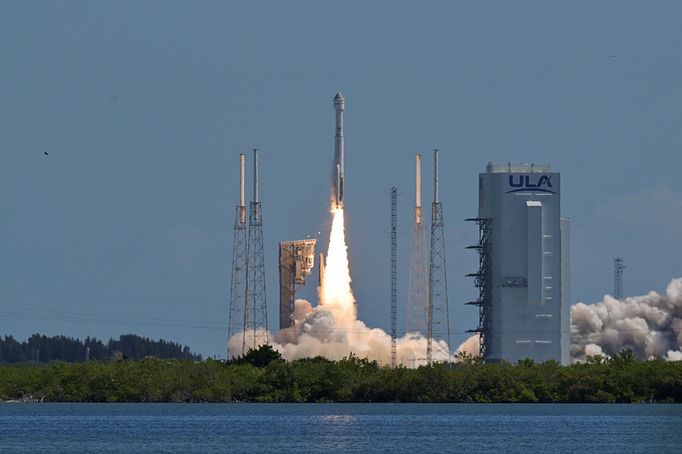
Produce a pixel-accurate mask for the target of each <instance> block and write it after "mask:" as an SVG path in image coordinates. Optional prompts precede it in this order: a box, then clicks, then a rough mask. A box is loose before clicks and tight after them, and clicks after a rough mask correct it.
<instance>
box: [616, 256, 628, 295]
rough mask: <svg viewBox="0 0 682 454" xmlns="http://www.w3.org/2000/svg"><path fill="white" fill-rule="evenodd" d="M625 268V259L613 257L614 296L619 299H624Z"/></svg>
mask: <svg viewBox="0 0 682 454" xmlns="http://www.w3.org/2000/svg"><path fill="white" fill-rule="evenodd" d="M625 268H627V267H626V266H625V260H623V259H622V258H621V257H615V258H614V259H613V297H614V298H616V299H617V300H621V299H623V270H624V269H625Z"/></svg>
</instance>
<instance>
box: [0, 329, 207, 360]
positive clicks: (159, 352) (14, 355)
mask: <svg viewBox="0 0 682 454" xmlns="http://www.w3.org/2000/svg"><path fill="white" fill-rule="evenodd" d="M147 356H153V357H156V358H162V359H170V358H174V359H187V360H201V356H200V355H196V354H194V353H192V352H191V351H190V348H189V347H188V346H183V345H181V344H179V343H176V342H169V341H165V340H163V339H160V340H158V341H155V340H152V339H149V338H147V337H140V336H136V335H134V334H125V335H121V336H119V338H118V339H109V341H108V342H107V343H106V344H105V343H103V342H102V341H100V340H99V339H95V338H92V337H86V338H85V340H80V339H76V338H72V337H66V336H45V335H41V334H34V335H32V336H31V337H29V338H28V339H27V340H26V341H23V342H19V341H18V340H16V339H15V338H14V337H12V336H5V337H4V338H1V337H0V363H5V364H11V363H25V362H34V363H49V362H52V361H65V362H68V363H73V362H81V361H90V360H94V361H106V360H110V359H114V358H130V359H143V358H145V357H147Z"/></svg>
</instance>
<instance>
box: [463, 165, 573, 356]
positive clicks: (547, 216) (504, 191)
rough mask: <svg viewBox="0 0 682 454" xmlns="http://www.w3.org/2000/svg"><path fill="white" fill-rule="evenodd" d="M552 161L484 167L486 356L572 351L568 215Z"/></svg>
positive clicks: (478, 277) (480, 280) (481, 282)
mask: <svg viewBox="0 0 682 454" xmlns="http://www.w3.org/2000/svg"><path fill="white" fill-rule="evenodd" d="M560 178H561V177H560V175H559V173H557V172H551V170H550V167H549V166H538V165H510V164H508V165H499V166H498V165H492V164H488V166H487V168H486V172H485V173H481V174H479V207H478V217H477V218H475V219H470V220H471V221H475V222H476V223H477V224H478V225H479V242H478V244H476V245H474V246H471V248H472V249H477V250H478V252H479V259H480V260H479V270H478V272H476V273H472V274H470V276H472V277H474V278H475V281H476V286H477V287H479V298H478V299H477V300H476V301H472V302H471V303H469V304H473V305H477V306H479V311H480V312H479V326H478V328H477V329H475V330H472V331H475V332H479V333H480V335H481V353H482V355H483V356H484V358H485V359H486V360H487V361H500V360H505V361H512V362H515V361H517V360H519V359H523V358H531V359H533V360H535V361H547V360H556V361H559V362H561V363H563V364H567V363H568V362H569V358H570V352H569V350H570V340H569V339H570V332H569V331H570V322H569V317H570V313H569V310H570V295H569V289H570V285H569V283H570V261H569V258H570V256H569V241H570V222H569V220H568V219H563V218H561V179H560Z"/></svg>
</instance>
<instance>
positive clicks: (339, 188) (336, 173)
mask: <svg viewBox="0 0 682 454" xmlns="http://www.w3.org/2000/svg"><path fill="white" fill-rule="evenodd" d="M345 106H346V100H345V99H344V98H343V95H342V94H341V93H337V94H336V96H334V110H335V111H336V135H335V136H334V165H333V166H332V172H333V178H332V185H333V187H334V189H333V192H334V205H335V208H343V158H344V156H343V154H344V151H343V110H344V108H345Z"/></svg>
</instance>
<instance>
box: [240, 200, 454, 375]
mask: <svg viewBox="0 0 682 454" xmlns="http://www.w3.org/2000/svg"><path fill="white" fill-rule="evenodd" d="M333 213H334V220H333V223H332V231H331V235H330V238H329V248H328V250H327V259H326V265H325V269H324V276H323V278H322V285H321V286H320V288H319V291H318V294H319V303H320V304H319V305H318V306H316V307H312V305H311V304H310V303H309V302H308V301H305V300H302V299H299V300H297V301H296V303H295V310H294V320H295V324H294V326H292V327H290V328H286V329H283V330H279V331H277V332H275V333H274V334H272V335H271V336H270V339H271V345H272V347H273V348H275V349H276V350H278V351H279V352H280V353H281V354H282V357H283V358H284V359H287V360H295V359H301V358H310V357H316V356H322V357H325V358H328V359H331V360H339V359H342V358H344V357H347V356H349V355H351V354H353V355H355V356H357V357H360V358H367V359H369V360H372V361H377V362H378V363H380V364H390V362H391V336H390V335H389V334H387V333H386V332H385V331H383V330H381V329H378V328H370V327H368V326H367V325H365V323H364V322H362V321H361V320H358V319H357V316H356V307H355V298H354V296H353V292H352V290H351V286H350V283H351V278H350V272H349V266H348V252H347V247H346V243H345V237H344V226H343V209H341V208H337V209H335V210H334V212H333ZM262 334H264V333H262ZM242 336H243V334H242V333H237V334H236V335H235V336H233V337H232V338H231V339H230V341H229V346H230V351H232V352H235V351H240V350H241V345H242V344H241V342H242ZM258 337H259V338H264V336H258ZM426 344H427V340H426V338H425V337H424V336H422V335H421V334H419V333H407V334H406V335H405V336H403V337H402V338H400V339H398V340H397V342H396V357H397V362H398V363H399V364H402V365H404V366H406V367H416V366H419V365H422V364H426V362H427V360H426V346H427V345H426ZM432 351H433V353H432V358H433V360H434V361H447V360H448V359H449V354H448V352H449V347H448V345H447V342H445V341H443V340H439V341H437V340H436V339H434V340H433V345H432Z"/></svg>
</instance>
